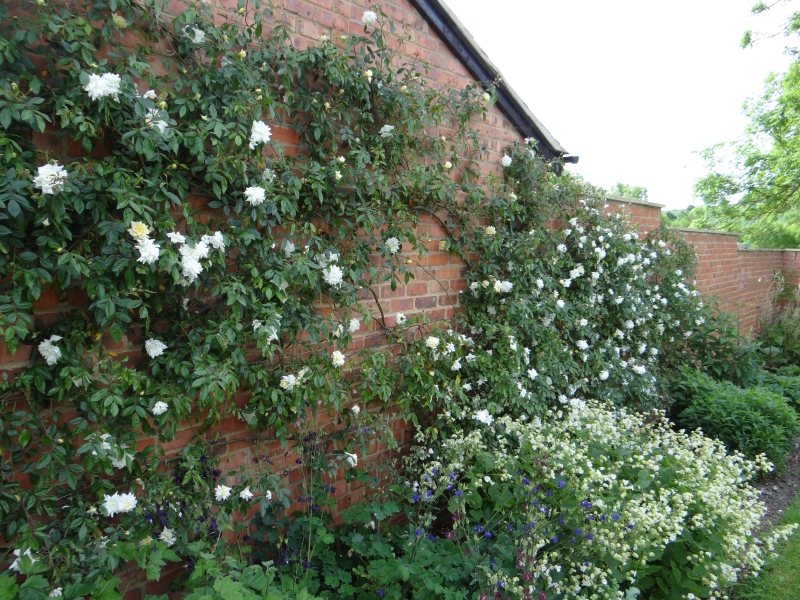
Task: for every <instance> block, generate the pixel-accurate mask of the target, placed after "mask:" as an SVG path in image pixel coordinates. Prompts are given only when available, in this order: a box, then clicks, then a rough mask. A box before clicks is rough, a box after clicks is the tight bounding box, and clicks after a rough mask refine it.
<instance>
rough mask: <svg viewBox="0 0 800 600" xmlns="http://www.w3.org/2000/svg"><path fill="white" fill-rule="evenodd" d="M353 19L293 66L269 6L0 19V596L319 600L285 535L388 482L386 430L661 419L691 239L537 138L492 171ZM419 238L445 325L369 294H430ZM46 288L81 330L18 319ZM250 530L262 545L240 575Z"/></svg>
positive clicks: (471, 89)
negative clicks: (599, 412)
mask: <svg viewBox="0 0 800 600" xmlns="http://www.w3.org/2000/svg"><path fill="white" fill-rule="evenodd" d="M215 18H216V21H215ZM363 25H364V31H363V34H360V35H355V36H350V35H348V36H341V37H336V38H333V39H326V38H323V39H322V40H320V42H319V43H318V44H317V45H314V46H312V47H310V48H308V49H306V50H298V49H296V48H294V47H293V46H292V44H291V35H290V32H289V31H288V30H286V29H285V28H284V27H283V26H282V25H281V24H280V21H276V20H275V19H274V18H272V17H271V16H270V14H269V11H265V10H262V7H261V5H260V3H258V2H256V3H254V4H253V8H250V6H249V5H247V6H245V4H243V3H242V4H241V5H240V7H239V10H238V12H237V13H236V14H235V15H233V16H230V15H228V16H220V15H216V16H215V15H213V14H212V13H211V12H210V9H209V8H208V7H207V6H206V5H205V4H199V3H190V4H188V5H187V6H186V7H185V10H183V12H181V13H180V14H179V15H177V16H176V15H174V14H169V13H167V12H166V10H165V6H164V5H163V4H162V3H161V2H158V1H153V0H147V1H146V2H144V3H140V2H133V1H131V0H112V2H110V3H106V2H104V1H100V0H97V1H83V2H77V3H69V4H67V3H63V2H51V1H50V0H47V1H42V2H39V1H37V2H35V3H30V2H27V3H22V4H21V5H20V8H19V11H18V12H17V13H15V14H11V12H10V9H9V7H8V6H7V5H5V4H4V5H2V6H0V30H1V32H2V35H0V163H1V164H0V209H1V211H0V307H2V310H1V311H0V334H2V335H3V337H4V340H5V343H6V344H7V347H8V350H9V352H10V353H11V354H12V355H15V356H22V352H23V349H27V350H29V351H30V361H29V364H27V366H26V367H25V368H24V369H22V370H21V371H20V372H18V373H14V374H13V376H11V375H10V374H9V373H4V380H3V383H2V384H1V385H0V407H2V411H0V448H2V463H1V464H0V477H2V489H1V490H0V526H1V527H2V533H1V534H0V535H2V538H3V540H4V542H5V543H6V546H4V548H5V549H4V550H3V551H2V552H0V555H1V556H2V557H3V565H4V567H6V568H7V569H8V572H7V573H4V574H2V575H0V598H3V599H5V598H15V597H19V598H23V599H25V600H40V599H42V598H45V597H48V596H53V597H57V596H60V595H63V596H65V597H67V598H69V600H72V599H74V598H81V597H85V596H89V595H91V596H92V597H94V598H108V599H113V598H118V597H120V595H121V594H122V593H124V592H125V591H126V590H127V589H128V588H129V587H130V586H132V585H134V584H136V583H138V581H139V580H140V579H141V578H146V579H148V580H157V579H159V578H161V577H162V576H164V577H166V576H167V572H168V571H167V570H168V569H170V568H171V566H170V563H180V564H179V565H178V566H179V569H178V571H177V572H179V573H180V574H179V576H177V578H176V579H175V582H174V584H175V585H176V586H177V587H178V588H180V589H183V590H185V591H186V592H187V593H188V594H189V597H190V598H194V597H198V598H200V597H201V596H202V597H204V598H205V597H208V596H214V597H219V598H224V599H226V600H227V599H229V598H231V597H234V596H236V597H238V596H242V597H248V598H255V597H270V598H274V597H278V598H280V597H291V598H298V597H300V598H302V597H309V594H310V593H316V592H317V591H319V589H320V588H319V586H318V585H316V584H314V583H313V582H312V581H310V580H309V579H308V577H310V576H311V575H313V574H314V573H313V570H312V571H309V570H308V569H311V568H312V566H313V563H312V558H313V552H312V550H311V548H310V546H309V547H305V556H301V555H300V549H299V547H290V545H289V539H290V538H291V537H292V536H290V535H289V532H292V533H293V534H295V533H298V532H300V533H301V534H302V535H303V536H305V537H304V538H303V539H308V540H311V539H312V538H313V535H320V536H327V535H328V533H327V532H328V531H329V530H330V529H331V528H332V527H333V516H334V513H335V512H336V502H335V496H334V495H335V493H336V492H335V486H334V482H335V478H336V476H337V473H339V472H340V470H341V471H344V472H345V478H346V479H347V480H348V481H359V482H362V483H366V484H368V485H369V486H370V487H371V493H374V494H376V496H375V497H376V498H382V497H383V496H381V495H380V494H381V493H382V492H383V491H385V490H386V489H387V486H390V485H394V484H398V481H397V479H396V476H397V473H396V471H392V470H391V469H390V468H389V465H390V463H388V462H387V463H385V464H384V463H380V462H379V461H376V460H375V459H374V458H372V459H368V458H367V457H368V456H371V455H372V456H374V454H373V450H374V448H376V447H377V446H376V444H383V445H384V447H385V448H387V449H389V450H391V449H395V448H396V446H397V442H396V439H395V437H394V434H393V427H394V425H395V421H396V420H397V419H402V420H406V421H408V420H413V421H415V422H416V423H417V424H419V425H420V426H421V427H424V428H427V429H426V431H428V432H429V433H430V432H435V431H440V430H441V429H440V428H441V427H443V425H442V422H439V421H437V419H444V421H443V423H452V422H456V421H457V422H461V423H465V424H467V429H469V428H470V427H473V428H474V427H482V426H485V425H491V424H492V422H493V421H494V420H495V419H496V418H498V417H499V415H501V414H509V415H512V416H514V417H517V418H521V417H522V416H526V418H527V415H534V414H540V415H543V414H544V413H545V411H546V410H547V408H548V406H552V405H557V406H561V405H569V406H571V407H578V408H580V407H581V406H583V404H582V402H583V401H582V400H581V399H580V398H579V396H580V394H587V395H591V396H594V397H598V398H602V399H606V400H609V401H611V402H613V403H616V404H618V405H623V404H627V405H633V406H637V407H638V406H644V407H651V406H659V405H661V404H663V402H664V397H663V394H662V392H663V390H661V389H660V385H659V381H660V379H659V377H660V374H661V372H662V371H664V370H665V369H669V368H672V367H673V366H674V365H675V364H677V363H679V362H680V361H681V360H682V359H681V358H680V357H681V356H683V354H682V353H683V352H685V351H686V346H685V340H686V339H688V337H690V336H692V335H693V334H694V331H695V328H696V327H697V326H699V324H701V322H702V319H704V318H705V317H704V316H703V315H704V314H705V312H704V308H703V307H702V304H701V302H700V301H699V299H698V298H697V295H696V292H694V291H693V289H692V287H691V285H689V284H688V283H686V281H688V279H687V278H689V277H690V274H691V268H692V257H691V254H690V252H689V250H688V249H687V247H686V246H685V244H683V243H682V242H681V241H680V240H678V239H675V238H674V237H672V236H670V235H669V234H668V233H667V232H664V231H657V232H653V233H651V234H649V235H648V236H646V237H643V238H639V237H638V234H637V233H636V232H635V231H633V230H631V228H630V225H628V224H626V222H625V220H624V219H619V218H611V217H609V216H608V215H606V214H605V212H604V210H603V209H604V207H603V204H602V202H603V195H602V193H601V192H600V191H599V190H596V189H594V188H591V187H590V186H587V185H585V184H584V183H583V182H581V181H578V180H576V179H574V178H572V177H570V176H569V175H561V174H560V171H561V167H562V165H561V164H560V163H559V162H558V161H555V162H548V161H546V160H544V159H543V158H542V156H541V155H540V154H538V153H537V152H536V147H535V146H536V145H535V143H534V142H532V141H530V140H529V141H526V143H525V144H513V145H511V146H509V147H508V148H507V149H506V151H505V154H504V156H503V158H502V160H501V162H500V165H495V166H494V168H493V169H488V170H487V169H486V167H485V161H486V158H487V149H486V148H484V147H483V146H482V141H481V136H480V121H481V119H482V118H485V116H486V115H487V111H488V109H489V107H490V106H491V104H492V103H493V101H494V94H495V90H494V87H493V85H492V84H490V83H487V84H486V87H485V88H484V87H483V86H482V85H479V84H475V85H470V86H467V87H466V88H465V89H463V90H454V89H449V88H439V87H433V86H431V85H429V84H428V83H427V81H428V80H427V79H426V77H425V67H426V65H424V64H420V63H419V62H417V61H414V60H410V59H407V58H404V57H402V56H400V55H398V54H397V53H396V52H395V51H394V50H392V48H391V46H392V45H393V44H394V43H395V41H396V40H397V39H398V38H403V36H404V35H405V33H404V32H403V31H399V30H396V28H395V25H394V24H393V23H392V22H391V21H390V20H388V19H387V18H386V16H385V15H384V14H383V13H382V12H380V10H379V9H376V10H375V11H366V12H365V13H364V17H363ZM292 132H293V133H294V134H296V135H297V139H298V140H299V141H298V143H297V144H289V145H285V144H283V143H281V142H280V141H279V140H287V139H290V140H291V139H294V138H293V137H292V136H291V135H288V134H290V133H292ZM42 133H44V134H46V135H48V136H51V137H50V139H51V140H53V144H49V145H47V146H46V147H45V146H41V147H37V146H36V144H35V143H34V142H35V141H38V140H40V139H42V138H40V137H38V135H39V134H42ZM56 146H60V147H61V148H62V149H63V152H58V153H53V152H52V151H51V150H48V149H46V148H52V147H56ZM422 216H426V217H427V218H430V219H433V220H436V221H438V222H439V223H440V224H441V225H442V226H443V227H444V229H445V230H446V231H447V238H446V239H445V240H442V241H441V243H440V249H441V250H444V251H448V252H451V253H452V254H453V255H454V256H458V257H460V258H461V259H463V260H464V263H465V265H466V277H467V281H468V284H469V287H468V289H467V290H465V291H464V293H461V294H459V291H458V290H452V289H445V290H444V292H443V293H444V294H449V295H450V296H451V300H452V302H453V303H454V304H458V302H457V300H459V298H460V300H461V302H460V304H461V307H462V308H461V310H460V312H458V314H457V315H456V316H455V317H454V319H452V320H451V321H450V322H447V323H442V322H431V320H430V319H428V318H427V317H426V316H425V315H424V314H423V313H417V314H400V313H397V314H393V312H392V311H391V310H390V307H389V306H388V305H387V304H386V303H385V302H383V301H382V299H381V297H380V294H379V293H378V290H379V286H381V285H383V286H387V287H389V288H391V289H395V288H396V286H397V285H402V284H405V283H407V282H408V281H409V280H410V279H411V278H412V277H414V276H415V274H419V273H422V272H426V274H427V275H429V276H430V277H431V279H432V280H433V281H436V278H435V274H433V273H432V272H430V271H427V269H426V268H425V267H424V261H422V260H421V259H422V258H423V257H424V254H425V253H426V252H427V251H428V245H429V244H430V243H431V242H432V240H430V239H427V238H425V237H424V236H423V237H419V236H418V235H417V224H418V222H419V219H420V218H421V217H422ZM553 219H560V221H561V222H562V223H563V224H564V225H562V226H561V227H555V228H549V227H547V223H548V222H549V221H551V220H553ZM443 287H444V286H443ZM45 293H47V294H53V295H55V296H56V297H57V298H59V299H60V300H64V301H67V303H68V305H70V306H75V308H73V309H64V310H63V311H61V312H59V313H58V315H53V314H50V315H47V316H44V315H42V316H37V315H36V314H35V313H34V310H33V307H34V304H35V303H36V302H37V300H40V299H41V298H42V295H43V294H45ZM355 335H366V336H367V337H366V338H365V343H364V349H363V350H361V351H359V352H354V351H352V350H351V349H350V348H351V346H350V342H351V341H352V340H353V337H354V336H355ZM121 342H127V343H129V344H131V345H132V347H134V348H138V349H137V350H135V351H126V352H124V353H118V352H117V350H118V349H119V348H118V344H120V343H121ZM123 347H124V346H123ZM130 347H131V346H128V348H130ZM362 407H363V410H362ZM370 407H373V408H376V407H377V408H380V409H381V410H380V411H379V412H378V411H375V410H372V411H370V410H367V409H368V408H370ZM231 419H240V420H241V421H243V422H244V423H246V424H247V425H248V426H249V427H250V429H251V432H252V433H251V434H250V435H247V436H245V437H243V438H237V439H229V438H226V437H225V436H224V435H223V433H222V431H223V427H222V426H223V425H224V423H225V422H226V420H227V421H230V420H231ZM329 421H332V423H333V426H332V427H330V426H327V425H326V424H327V423H328V422H329ZM179 426H180V429H179ZM186 432H188V437H186ZM179 433H180V436H179ZM465 434H466V433H465ZM270 443H274V444H275V445H278V444H280V445H281V447H282V449H281V450H280V451H278V450H274V446H270V445H269V444H270ZM232 444H239V445H242V444H245V445H246V444H251V445H252V446H253V450H252V452H251V454H252V456H253V463H252V464H248V465H240V466H238V467H237V468H235V469H234V468H231V467H230V465H229V464H228V461H227V454H228V451H229V449H230V447H231V445H232ZM264 448H273V449H271V450H269V451H267V450H263V449H264ZM259 449H262V450H259ZM290 455H291V456H297V458H296V459H295V461H294V463H293V464H291V463H290V462H289V461H290V460H291V459H290V458H288V459H287V457H289V456H290ZM283 459H287V460H286V461H284V460H283ZM279 461H283V462H279ZM278 464H281V465H283V466H282V467H278V466H276V465H278ZM287 464H288V465H289V466H286V465H287ZM296 475H297V477H296ZM296 479H297V480H299V481H300V487H301V494H302V495H301V496H300V497H299V498H298V497H292V493H293V492H290V490H289V489H288V485H289V482H290V481H294V480H296ZM398 485H400V484H398ZM295 501H297V502H296V503H294V504H293V502H295ZM386 501H387V504H385V505H381V504H378V505H377V506H376V505H375V502H377V501H367V504H365V505H364V506H367V507H368V508H367V509H365V510H366V511H367V514H373V515H375V514H380V518H386V517H387V516H390V515H393V514H395V513H397V512H398V510H399V509H397V505H396V504H392V503H391V501H390V500H388V499H387V500H386ZM297 505H300V511H299V513H297V514H294V516H293V517H292V513H295V511H296V508H297ZM290 507H292V511H287V509H289V508H290ZM253 513H256V514H257V515H258V518H259V519H260V522H261V523H262V524H269V526H270V527H271V528H272V529H271V532H272V533H271V534H270V535H272V536H274V539H273V538H269V539H268V540H267V542H264V543H265V544H267V547H268V548H269V549H270V550H269V552H268V553H267V554H265V555H264V556H263V557H262V558H263V559H264V561H265V562H263V563H261V564H259V565H252V566H248V563H249V560H248V558H249V557H248V552H249V551H250V547H251V546H250V543H249V537H250V535H251V534H252V533H253V531H252V529H251V527H250V526H249V525H248V522H247V519H246V517H248V516H251V515H252V514H253ZM290 517H292V518H290ZM380 518H379V520H380ZM320 532H322V533H320ZM312 533H313V535H312ZM414 535H416V533H414ZM262 537H263V536H262ZM325 539H326V540H327V538H325ZM352 543H355V540H354V539H353V540H352ZM269 544H272V545H271V546H270V545H269ZM344 552H345V554H346V553H347V549H344ZM270 559H271V560H278V561H279V562H280V563H281V564H279V565H277V566H275V565H272V564H271V563H270V562H269V560H270ZM278 567H280V570H279V569H278ZM292 569H303V575H302V576H297V574H296V571H292ZM175 573H176V571H170V572H169V576H170V577H176V575H175ZM291 573H295V575H290V574H291ZM486 577H488V579H486V578H485V579H484V580H482V583H481V585H484V584H486V583H487V582H494V581H495V580H494V579H492V577H493V576H489V575H488V574H487V575H486ZM369 585H373V584H372V583H369ZM373 587H374V586H373ZM370 589H372V588H370ZM381 589H382V588H381ZM309 590H311V592H310V591H309ZM374 591H375V593H376V594H378V595H379V596H380V595H382V594H380V593H378V592H379V591H380V590H378V588H375V590H374ZM383 592H384V594H385V593H386V591H385V590H383ZM237 595H238V596H237Z"/></svg>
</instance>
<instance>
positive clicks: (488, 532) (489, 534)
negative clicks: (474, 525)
mask: <svg viewBox="0 0 800 600" xmlns="http://www.w3.org/2000/svg"><path fill="white" fill-rule="evenodd" d="M483 537H485V538H486V539H487V540H488V539H490V538H491V537H492V532H491V531H487V532H486V533H484V534H483Z"/></svg>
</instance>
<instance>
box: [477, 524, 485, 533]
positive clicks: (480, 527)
mask: <svg viewBox="0 0 800 600" xmlns="http://www.w3.org/2000/svg"><path fill="white" fill-rule="evenodd" d="M475 531H477V532H478V533H480V532H481V531H483V525H475Z"/></svg>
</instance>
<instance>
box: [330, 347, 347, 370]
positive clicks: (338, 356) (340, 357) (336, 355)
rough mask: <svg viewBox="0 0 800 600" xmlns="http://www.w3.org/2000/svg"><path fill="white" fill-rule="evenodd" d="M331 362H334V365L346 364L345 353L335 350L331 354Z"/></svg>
mask: <svg viewBox="0 0 800 600" xmlns="http://www.w3.org/2000/svg"><path fill="white" fill-rule="evenodd" d="M331 364H333V366H334V367H341V366H343V365H344V354H342V353H341V352H339V351H338V350H335V351H334V352H333V354H331Z"/></svg>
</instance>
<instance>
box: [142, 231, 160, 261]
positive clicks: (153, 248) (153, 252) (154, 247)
mask: <svg viewBox="0 0 800 600" xmlns="http://www.w3.org/2000/svg"><path fill="white" fill-rule="evenodd" d="M136 249H137V250H138V251H139V258H137V259H136V262H140V263H142V264H145V265H152V264H153V263H154V262H156V261H157V260H158V255H159V253H160V251H161V246H159V245H158V244H156V243H155V242H154V241H153V240H151V239H150V238H144V239H143V240H141V241H140V242H139V243H138V244H136Z"/></svg>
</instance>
